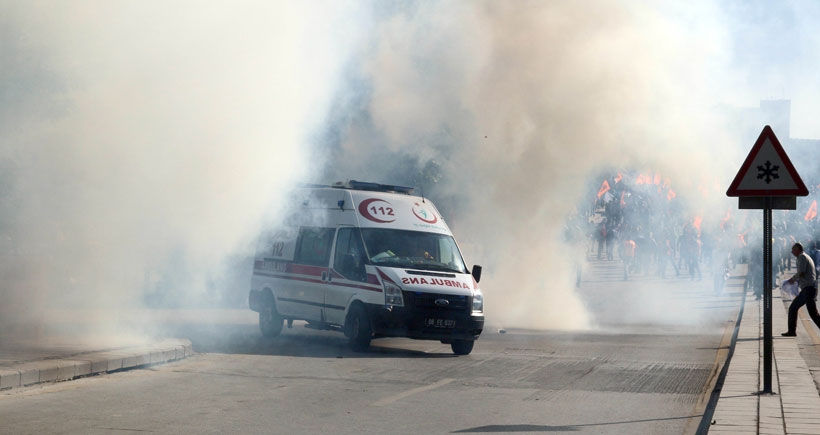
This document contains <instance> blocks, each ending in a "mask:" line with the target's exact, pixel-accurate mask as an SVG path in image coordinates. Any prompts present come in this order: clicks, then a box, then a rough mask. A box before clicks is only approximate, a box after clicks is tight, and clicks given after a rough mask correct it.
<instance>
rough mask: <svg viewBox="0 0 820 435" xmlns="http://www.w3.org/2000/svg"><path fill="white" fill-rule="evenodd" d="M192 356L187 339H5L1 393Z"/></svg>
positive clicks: (2, 343) (0, 368)
mask: <svg viewBox="0 0 820 435" xmlns="http://www.w3.org/2000/svg"><path fill="white" fill-rule="evenodd" d="M115 343H116V344H115ZM192 354H193V350H192V348H191V342H190V341H189V340H184V339H162V340H156V341H151V340H146V339H136V338H130V339H118V340H116V341H113V340H97V341H83V342H78V341H76V340H72V339H71V338H70V337H60V336H52V337H49V338H46V339H39V340H36V342H33V341H31V340H29V341H9V339H2V340H0V391H2V390H6V389H10V388H18V387H25V386H28V385H34V384H38V383H42V382H56V381H67V380H71V379H75V378H79V377H83V376H89V375H95V374H100V373H109V372H115V371H119V370H126V369H131V368H137V367H144V366H149V365H153V364H161V363H167V362H170V361H176V360H179V359H182V358H186V357H188V356H190V355H192Z"/></svg>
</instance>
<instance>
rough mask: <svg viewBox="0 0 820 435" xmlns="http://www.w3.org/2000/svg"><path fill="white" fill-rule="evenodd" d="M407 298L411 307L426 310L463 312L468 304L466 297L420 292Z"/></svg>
mask: <svg viewBox="0 0 820 435" xmlns="http://www.w3.org/2000/svg"><path fill="white" fill-rule="evenodd" d="M409 296H410V298H409V299H410V300H411V305H412V306H414V307H416V308H420V309H427V310H445V311H464V310H466V309H467V307H468V304H469V298H468V297H467V296H459V295H442V294H436V293H422V292H412V293H410V295H409ZM444 301H447V302H444Z"/></svg>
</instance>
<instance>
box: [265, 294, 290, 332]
mask: <svg viewBox="0 0 820 435" xmlns="http://www.w3.org/2000/svg"><path fill="white" fill-rule="evenodd" d="M270 299H271V300H270V301H269V303H267V304H265V307H264V308H262V309H261V310H259V330H260V331H262V335H263V336H265V337H268V338H271V337H276V336H277V335H279V334H281V333H282V325H283V323H284V320H285V319H283V318H282V316H280V315H279V312H278V311H276V305H275V304H274V303H273V298H272V297H271V298H270Z"/></svg>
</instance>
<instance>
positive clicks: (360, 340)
mask: <svg viewBox="0 0 820 435" xmlns="http://www.w3.org/2000/svg"><path fill="white" fill-rule="evenodd" d="M348 322H349V325H348V328H349V329H348V331H349V335H350V347H351V348H352V349H353V350H354V351H356V352H364V351H366V350H367V348H368V347H370V340H371V339H372V337H373V330H372V328H371V327H370V319H369V318H368V317H367V312H365V310H364V307H362V306H361V305H356V306H354V307H353V308H352V309H351V311H350V317H349V319H348Z"/></svg>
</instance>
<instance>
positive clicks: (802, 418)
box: [708, 289, 820, 435]
mask: <svg viewBox="0 0 820 435" xmlns="http://www.w3.org/2000/svg"><path fill="white" fill-rule="evenodd" d="M772 293H773V297H772V336H773V339H772V348H773V361H772V380H771V381H772V394H760V391H762V390H763V381H764V379H763V301H762V300H761V301H755V300H754V295H752V294H747V296H746V300H745V303H744V308H743V315H742V317H741V321H740V326H739V328H738V332H737V339H736V341H735V343H734V352H733V354H732V357H731V360H730V361H729V362H728V371H727V373H726V378H725V379H724V381H723V386H722V389H721V391H720V397H719V399H718V401H717V405H716V407H715V410H714V414H713V416H712V424H711V426H710V427H709V432H708V433H709V434H733V435H736V434H820V395H818V391H817V387H816V386H815V384H814V380H813V378H812V376H811V374H810V372H809V367H808V365H807V364H806V362H805V361H804V360H803V357H802V356H801V355H800V350H799V348H798V340H797V338H796V337H781V336H780V333H781V332H783V331H785V330H786V329H787V326H786V323H787V318H788V313H787V308H786V307H784V301H783V300H782V299H781V296H780V289H774V290H773V292H772ZM804 316H807V314H805V309H802V308H801V312H800V314H799V316H798V317H799V318H802V317H804ZM805 327H806V325H805V323H804V322H802V321H801V322H798V327H797V331H798V332H797V334H798V335H801V334H809V335H812V336H813V337H812V339H813V340H816V334H814V331H813V330H811V331H810V332H807V331H806V329H805Z"/></svg>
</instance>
